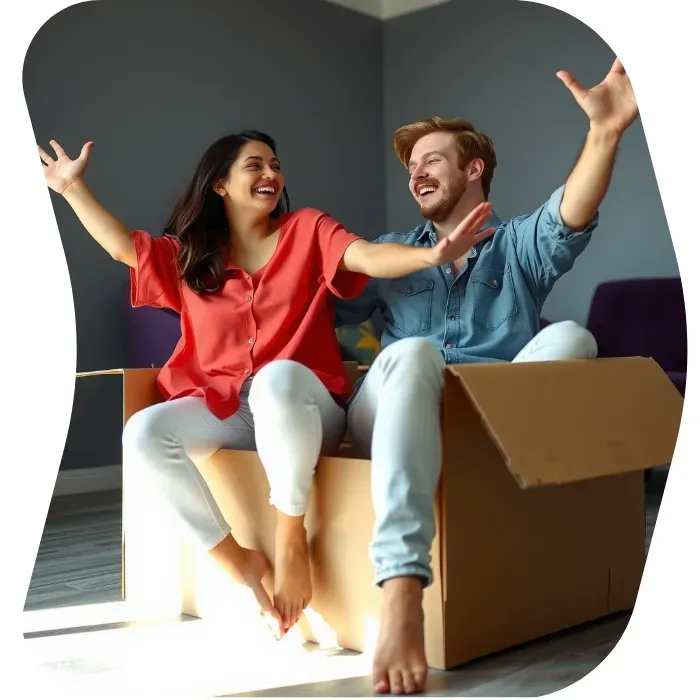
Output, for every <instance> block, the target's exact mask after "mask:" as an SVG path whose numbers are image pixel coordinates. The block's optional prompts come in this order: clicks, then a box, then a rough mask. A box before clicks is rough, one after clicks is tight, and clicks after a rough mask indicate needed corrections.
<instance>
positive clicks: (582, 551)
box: [79, 358, 683, 669]
mask: <svg viewBox="0 0 700 700" xmlns="http://www.w3.org/2000/svg"><path fill="white" fill-rule="evenodd" d="M348 371H349V373H350V374H351V376H357V373H358V372H359V371H361V370H360V369H359V368H357V366H353V365H348ZM157 372H158V370H151V369H144V370H113V371H111V372H108V373H112V374H118V375H121V377H122V381H123V385H124V420H125V421H126V420H127V419H128V418H129V417H130V416H131V415H132V414H133V413H135V412H136V411H138V410H140V409H141V408H145V407H146V406H149V405H151V404H153V403H155V402H157V401H161V400H162V398H161V397H160V395H159V393H158V391H157V389H156V386H155V378H156V375H157ZM89 374H104V373H86V374H82V375H79V376H87V375H89ZM445 381H446V385H445V391H444V395H443V404H442V424H443V428H442V438H443V469H442V477H441V483H440V486H439V488H438V491H437V494H436V522H437V533H438V534H437V537H436V539H435V542H434V546H433V565H434V571H435V582H434V584H433V585H432V586H430V587H429V588H428V589H426V592H425V599H424V609H425V615H426V623H425V630H426V645H427V653H428V663H429V664H430V666H432V667H434V668H439V669H449V668H453V667H455V666H458V665H460V664H463V663H465V662H467V661H470V660H472V659H475V658H478V657H481V656H484V655H486V654H489V653H492V652H496V651H499V650H503V649H506V648H509V647H512V646H514V645H517V644H521V643H523V642H527V641H530V640H533V639H536V638H539V637H541V636H544V635H547V634H550V633H552V632H557V631H560V630H563V629H566V628H569V627H572V626H574V625H578V624H580V623H584V622H588V621H591V620H594V619H597V618H600V617H603V616H606V615H609V614H612V613H616V612H619V611H624V610H631V609H632V608H633V606H634V603H635V598H636V594H637V590H638V587H639V584H640V580H641V575H642V571H643V567H644V561H645V548H644V540H645V501H644V478H643V470H644V469H647V468H652V467H660V466H666V465H669V464H670V462H671V458H672V456H673V451H674V448H675V444H676V439H677V435H678V430H679V425H680V419H681V412H682V406H683V399H682V397H681V395H680V394H679V393H678V391H677V390H676V388H675V387H674V386H673V384H672V383H671V381H670V380H669V379H668V378H667V376H666V374H665V373H664V372H663V371H662V370H661V368H660V367H659V366H658V365H657V364H656V363H655V362H654V361H653V360H651V359H647V358H614V359H597V360H586V361H582V360H579V361H565V362H538V363H517V364H507V363H506V364H478V365H462V366H450V367H448V368H447V369H446V371H445ZM132 466H133V465H128V464H125V465H124V520H123V522H124V594H125V597H126V600H127V601H128V602H129V603H130V604H133V606H134V609H135V611H137V614H139V615H142V616H145V617H147V616H158V615H162V614H174V613H181V612H182V613H186V614H189V615H194V616H208V615H218V614H220V613H221V611H222V609H223V607H222V606H226V605H231V604H232V601H231V598H230V589H229V588H227V587H226V586H225V585H224V583H225V582H224V581H223V580H222V578H221V577H222V574H221V572H219V571H218V569H217V568H216V566H215V565H214V564H213V562H212V561H211V559H210V557H209V556H208V555H207V554H206V553H204V552H202V551H200V550H199V548H198V547H196V546H195V545H193V543H191V542H189V541H188V540H187V539H186V538H184V537H183V536H181V535H179V534H178V531H177V529H176V528H175V527H174V526H173V523H172V521H170V520H169V519H168V518H166V517H164V516H163V514H162V512H161V511H160V510H159V506H158V504H157V500H158V499H157V498H155V497H154V494H153V493H152V492H150V491H149V489H148V487H147V486H146V485H144V484H143V480H142V478H141V476H142V475H140V474H139V473H137V472H138V470H136V469H133V468H132ZM200 469H201V471H202V474H203V475H204V477H205V479H206V480H207V482H208V483H209V485H210V487H211V489H212V491H213V493H214V496H215V498H216V499H217V502H218V503H219V504H220V507H221V508H222V511H223V512H224V514H225V516H226V518H227V520H228V522H229V524H230V525H231V526H232V528H233V534H234V536H235V537H236V539H237V540H238V541H239V542H240V543H241V544H242V545H243V546H246V547H254V548H259V549H261V550H262V551H264V552H265V553H266V554H267V555H268V557H270V559H271V560H272V559H273V555H274V552H273V543H274V538H273V531H274V525H275V516H274V510H273V509H272V507H271V506H270V505H269V491H268V484H267V479H266V477H265V473H264V470H263V468H262V466H261V464H260V462H259V460H258V456H257V453H255V452H239V451H229V450H221V451H219V452H218V453H216V454H215V455H214V456H213V457H212V458H210V459H208V460H206V461H205V462H203V463H202V464H201V465H200ZM373 520H374V514H373V509H372V501H371V496H370V462H369V461H368V460H364V459H357V458H355V457H353V455H352V451H351V447H349V446H347V445H346V446H344V448H343V450H342V451H341V456H339V457H337V458H324V459H321V460H320V462H319V465H318V468H317V474H316V478H315V483H314V492H313V498H312V505H311V508H310V511H309V513H308V516H307V528H308V531H309V536H310V543H311V558H312V576H313V586H314V595H313V600H312V603H311V606H310V609H309V610H308V611H307V615H306V616H305V619H304V620H302V622H300V623H299V625H300V629H301V630H302V632H303V634H304V636H305V637H306V638H307V639H310V640H316V641H320V642H323V643H337V644H338V645H339V646H341V647H345V648H349V649H355V650H358V651H368V650H370V649H371V647H372V646H373V644H374V641H375V640H376V633H377V628H378V620H379V608H380V603H381V592H380V591H379V590H378V589H377V588H376V587H375V586H374V585H373V584H372V581H373V577H374V570H373V567H372V564H371V562H370V559H369V553H368V547H369V543H370V539H371V535H372V526H373ZM265 583H266V585H267V586H268V588H269V590H271V588H270V586H271V580H266V582H265ZM236 604H237V603H236Z"/></svg>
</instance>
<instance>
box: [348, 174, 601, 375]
mask: <svg viewBox="0 0 700 700" xmlns="http://www.w3.org/2000/svg"><path fill="white" fill-rule="evenodd" d="M563 195H564V186H563V185H562V186H561V187H560V188H559V189H557V190H556V191H555V192H554V193H553V194H552V195H551V197H550V198H549V200H548V201H547V202H545V203H544V204H543V205H542V206H541V207H539V208H538V209H537V210H536V211H534V212H533V213H532V214H528V215H525V216H519V217H515V218H513V219H510V220H508V221H506V222H502V221H501V220H500V219H499V218H498V217H497V216H496V215H495V214H493V215H492V218H491V220H490V221H489V222H488V223H487V224H486V226H485V227H484V228H489V227H491V226H493V227H496V232H495V233H494V234H493V235H492V236H491V237H489V238H487V239H485V240H484V241H482V242H480V243H478V244H477V245H476V246H475V247H474V248H473V249H472V250H471V251H470V254H469V257H468V258H467V260H466V261H465V263H464V264H463V266H462V269H461V271H460V272H459V273H458V274H456V275H455V272H456V271H455V268H454V266H453V265H452V263H448V264H445V265H442V266H441V267H433V268H429V269H426V270H421V271H420V272H416V273H414V274H411V275H407V276H406V277H401V278H399V279H393V280H388V279H372V280H371V281H370V283H369V284H368V285H367V287H366V289H365V292H364V293H363V294H362V295H361V296H360V297H358V298H356V299H352V300H344V301H341V300H335V304H336V307H335V308H336V326H342V325H350V324H359V323H362V322H363V321H366V320H367V319H369V318H370V317H371V316H372V314H373V313H374V312H375V310H379V311H380V312H381V313H382V316H383V317H384V321H385V324H386V325H385V328H384V331H383V333H382V337H381V345H382V348H385V347H387V346H388V345H390V344H391V343H394V342H396V341H397V340H401V339H403V338H416V337H419V338H426V339H428V340H430V341H431V342H432V343H434V344H435V346H436V347H437V348H438V349H439V350H440V351H441V352H442V354H443V357H444V358H445V362H446V363H447V364H462V363H470V362H510V361H512V360H513V359H514V358H515V356H516V355H517V354H518V353H519V352H520V350H522V348H523V347H524V346H525V345H526V344H527V343H528V342H529V341H530V340H532V338H534V337H535V335H536V334H537V333H538V331H539V329H540V324H539V318H540V311H541V309H542V304H543V303H544V301H545V299H546V298H547V296H548V294H549V293H550V291H551V290H552V287H553V286H554V283H555V282H556V281H557V280H558V279H559V278H560V277H561V276H562V275H563V274H564V273H566V272H568V271H569V270H570V269H571V268H572V267H573V264H574V262H575V260H576V258H577V257H578V256H579V255H580V254H581V253H582V252H583V250H584V249H585V248H586V246H587V245H588V243H589V241H590V239H591V234H592V233H593V231H594V229H595V228H596V227H597V225H598V218H599V214H598V212H596V214H595V216H594V218H593V220H592V221H591V222H590V223H589V225H588V226H587V227H586V228H585V229H584V230H583V231H574V230H572V229H571V228H569V227H567V226H565V225H564V222H563V221H562V219H561V215H560V212H559V207H560V205H561V201H562V197H563ZM387 242H392V243H404V244H408V245H413V246H423V247H432V246H434V245H436V243H437V238H436V235H435V229H434V227H433V224H432V222H430V221H429V222H427V223H426V224H423V225H420V226H417V227H416V228H414V229H413V230H411V231H409V232H408V233H387V234H385V235H383V236H380V237H379V238H377V239H376V240H375V241H374V243H387Z"/></svg>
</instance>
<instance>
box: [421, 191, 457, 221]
mask: <svg viewBox="0 0 700 700" xmlns="http://www.w3.org/2000/svg"><path fill="white" fill-rule="evenodd" d="M466 191H467V188H466V186H460V185H452V187H451V188H450V189H447V190H446V189H445V188H443V187H440V188H439V189H438V192H439V193H440V198H439V199H438V200H437V201H436V202H432V203H431V204H422V203H421V202H419V204H420V215H421V216H422V217H423V218H424V219H428V220H429V221H434V222H435V223H436V224H442V223H444V222H445V221H446V220H447V218H448V217H449V216H450V214H451V213H452V211H453V210H454V208H455V206H457V202H459V200H460V199H461V198H462V195H463V194H464V193H465V192H466Z"/></svg>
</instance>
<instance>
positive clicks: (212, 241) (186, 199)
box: [163, 131, 289, 294]
mask: <svg viewBox="0 0 700 700" xmlns="http://www.w3.org/2000/svg"><path fill="white" fill-rule="evenodd" d="M251 141H260V142H261V143H264V144H266V145H268V146H269V147H270V149H271V150H272V152H273V153H274V154H275V155H277V144H276V143H275V141H274V139H273V138H271V137H270V136H268V135H267V134H263V133H261V132H259V131H243V132H241V133H239V134H232V135H230V136H224V137H223V138H221V139H219V140H218V141H217V142H216V143H214V144H212V145H211V146H210V147H209V148H208V149H207V152H206V153H205V154H204V155H203V156H202V158H201V160H200V161H199V164H198V165H197V169H196V170H195V173H194V176H193V177H192V180H191V181H190V184H189V185H188V187H187V190H185V193H184V194H183V195H182V197H180V199H179V201H178V202H177V204H176V205H175V208H174V209H173V211H172V214H171V215H170V218H169V219H168V223H167V224H166V225H165V228H164V229H163V233H164V234H166V235H170V236H173V237H174V238H176V239H177V241H178V243H180V250H179V252H178V259H177V263H178V268H179V273H180V277H181V279H183V280H184V281H185V282H186V283H187V285H188V286H189V288H190V289H191V290H192V291H193V292H196V293H197V294H203V293H210V292H216V291H217V290H218V289H219V288H220V287H221V285H222V284H223V280H224V270H225V269H226V262H225V255H226V247H227V244H228V221H227V219H226V211H225V209H224V201H223V199H222V197H221V196H220V195H218V194H217V193H216V192H214V185H215V184H216V182H217V181H218V180H222V179H225V178H226V176H227V175H228V172H229V170H230V168H231V165H232V164H233V163H234V162H235V160H236V159H237V158H238V155H239V153H240V151H241V148H243V146H244V145H245V144H246V143H250V142H251ZM288 211H289V195H288V194H287V188H286V187H285V188H284V190H283V192H282V197H281V198H280V201H279V202H278V204H277V207H276V208H275V210H274V211H273V212H272V213H271V214H270V218H278V217H279V216H281V215H282V214H284V213H285V212H288Z"/></svg>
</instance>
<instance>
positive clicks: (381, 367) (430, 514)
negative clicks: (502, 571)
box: [348, 321, 598, 586]
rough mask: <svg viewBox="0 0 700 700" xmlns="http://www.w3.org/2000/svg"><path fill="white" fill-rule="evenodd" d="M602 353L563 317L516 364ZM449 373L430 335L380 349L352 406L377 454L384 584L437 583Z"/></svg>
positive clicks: (366, 447)
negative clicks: (434, 550) (435, 545)
mask: <svg viewBox="0 0 700 700" xmlns="http://www.w3.org/2000/svg"><path fill="white" fill-rule="evenodd" d="M597 353H598V348H597V345H596V342H595V339H594V338H593V336H592V334H591V333H590V332H589V331H587V330H586V329H585V328H582V327H581V326H579V325H577V324H576V323H574V322H573V321H563V322H561V323H554V324H551V325H550V326H547V327H546V328H544V329H543V330H542V331H541V332H540V333H539V334H538V335H537V336H535V338H533V339H532V340H531V341H530V342H529V343H528V344H527V345H526V346H525V347H524V348H523V349H522V350H521V351H520V352H519V353H518V355H517V356H516V357H515V358H514V360H513V362H542V361H547V360H564V359H592V358H594V357H596V355H597ZM444 370H445V361H444V359H443V356H442V353H441V352H440V350H439V349H438V348H437V347H436V346H435V345H434V344H433V343H432V342H430V341H429V340H426V339H423V338H406V339H403V340H398V341H396V342H394V343H392V344H391V345H389V346H387V347H386V348H385V349H384V350H382V351H381V352H380V353H379V355H378V357H377V359H376V360H375V361H374V362H373V363H372V366H371V367H370V369H369V371H368V373H367V376H366V377H365V378H364V380H363V382H362V384H361V385H360V388H359V389H358V390H357V393H356V394H355V396H353V398H352V400H351V402H350V405H349V408H348V431H349V433H350V435H351V437H352V440H353V443H354V444H355V445H356V446H357V447H358V449H359V450H360V451H361V453H363V456H365V457H368V458H369V457H371V459H372V475H371V484H372V502H373V505H374V510H375V515H376V520H375V525H374V536H373V540H372V543H371V545H370V555H371V557H372V561H373V563H374V566H375V569H376V579H375V583H376V584H377V585H381V584H382V583H383V582H384V581H386V580H387V579H390V578H394V577H396V576H417V577H419V578H421V579H422V580H423V582H424V585H426V586H428V585H430V584H431V583H432V582H433V573H432V567H431V558H430V549H431V546H432V542H433V539H434V537H435V512H434V498H435V490H436V488H437V484H438V481H439V478H440V468H441V464H442V443H441V435H440V404H441V398H442V390H443V386H444Z"/></svg>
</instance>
